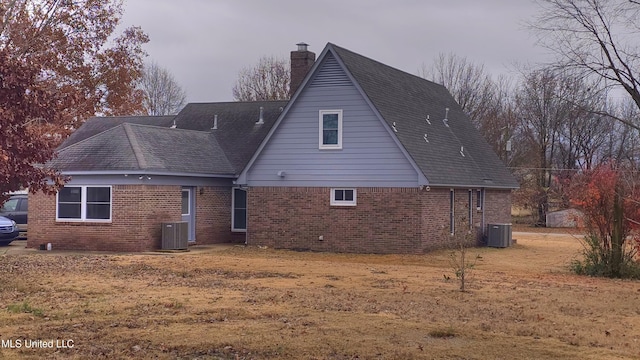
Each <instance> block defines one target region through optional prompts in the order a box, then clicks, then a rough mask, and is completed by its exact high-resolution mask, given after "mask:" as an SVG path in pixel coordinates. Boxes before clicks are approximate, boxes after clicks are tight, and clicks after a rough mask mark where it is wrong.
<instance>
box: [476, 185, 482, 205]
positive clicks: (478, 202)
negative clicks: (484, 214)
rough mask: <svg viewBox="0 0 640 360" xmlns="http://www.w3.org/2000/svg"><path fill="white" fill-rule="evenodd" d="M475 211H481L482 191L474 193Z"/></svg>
mask: <svg viewBox="0 0 640 360" xmlns="http://www.w3.org/2000/svg"><path fill="white" fill-rule="evenodd" d="M476 210H482V190H481V189H478V190H477V191H476Z"/></svg>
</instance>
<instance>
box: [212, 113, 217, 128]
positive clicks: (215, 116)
mask: <svg viewBox="0 0 640 360" xmlns="http://www.w3.org/2000/svg"><path fill="white" fill-rule="evenodd" d="M217 129H218V114H215V115H213V127H212V128H211V130H217Z"/></svg>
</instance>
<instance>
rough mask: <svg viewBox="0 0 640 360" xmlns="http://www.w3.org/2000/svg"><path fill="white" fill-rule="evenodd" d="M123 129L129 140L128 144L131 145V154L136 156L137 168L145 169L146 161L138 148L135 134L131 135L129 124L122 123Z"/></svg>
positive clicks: (131, 130)
mask: <svg viewBox="0 0 640 360" xmlns="http://www.w3.org/2000/svg"><path fill="white" fill-rule="evenodd" d="M122 127H123V128H124V133H125V134H126V135H127V138H128V139H129V144H131V149H133V154H134V155H135V156H136V161H137V162H138V166H139V167H140V169H146V168H147V161H146V160H145V158H144V154H143V152H142V149H141V148H140V144H139V143H138V139H136V136H135V134H134V133H133V129H131V124H129V123H124V124H122Z"/></svg>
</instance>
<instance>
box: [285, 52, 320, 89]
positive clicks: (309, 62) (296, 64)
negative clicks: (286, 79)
mask: <svg viewBox="0 0 640 360" xmlns="http://www.w3.org/2000/svg"><path fill="white" fill-rule="evenodd" d="M296 45H298V50H296V51H292V52H291V83H290V86H289V96H293V94H294V93H295V92H296V90H298V87H299V86H300V84H302V80H304V77H305V76H306V75H307V73H308V72H309V70H310V69H311V67H312V66H313V63H314V62H315V61H316V54H315V53H314V52H312V51H309V50H307V46H309V44H305V43H303V42H301V43H298V44H296Z"/></svg>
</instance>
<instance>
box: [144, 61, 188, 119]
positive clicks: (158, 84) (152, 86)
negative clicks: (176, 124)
mask: <svg viewBox="0 0 640 360" xmlns="http://www.w3.org/2000/svg"><path fill="white" fill-rule="evenodd" d="M139 88H140V90H142V92H143V93H144V98H143V105H144V109H145V111H146V112H147V114H149V115H175V114H177V113H178V112H179V111H180V110H182V108H183V107H184V105H185V102H186V94H185V92H184V90H183V89H182V87H180V85H179V84H178V83H177V82H176V80H175V79H174V77H173V75H171V73H170V72H169V71H168V70H167V69H165V68H162V67H160V66H159V65H158V64H157V63H155V62H151V63H150V64H147V65H145V67H144V70H143V74H142V78H141V79H140V84H139Z"/></svg>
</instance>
